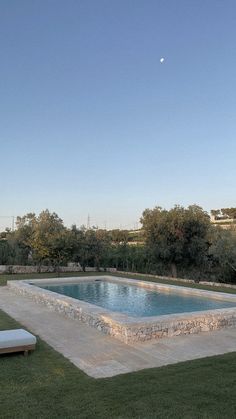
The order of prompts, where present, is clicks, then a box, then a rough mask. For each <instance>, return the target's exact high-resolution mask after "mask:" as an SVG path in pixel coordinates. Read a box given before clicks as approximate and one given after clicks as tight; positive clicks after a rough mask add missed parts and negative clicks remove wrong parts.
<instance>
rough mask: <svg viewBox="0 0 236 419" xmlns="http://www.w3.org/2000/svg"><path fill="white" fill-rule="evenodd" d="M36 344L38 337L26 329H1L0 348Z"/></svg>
mask: <svg viewBox="0 0 236 419" xmlns="http://www.w3.org/2000/svg"><path fill="white" fill-rule="evenodd" d="M35 344H36V337H35V336H34V335H31V333H29V332H27V331H26V330H24V329H14V330H2V331H0V349H3V348H14V347H17V346H28V345H35Z"/></svg>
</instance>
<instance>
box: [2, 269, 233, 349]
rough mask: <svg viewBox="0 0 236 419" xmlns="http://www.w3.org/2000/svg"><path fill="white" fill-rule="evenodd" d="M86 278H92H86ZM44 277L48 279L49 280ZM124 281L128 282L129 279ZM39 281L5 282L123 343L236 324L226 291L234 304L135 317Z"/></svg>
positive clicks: (12, 287) (18, 291)
mask: <svg viewBox="0 0 236 419" xmlns="http://www.w3.org/2000/svg"><path fill="white" fill-rule="evenodd" d="M110 278H111V277H110ZM120 279H121V278H120ZM83 280H84V279H83ZM87 280H91V279H90V278H87ZM122 280H123V279H122ZM45 281H46V280H45ZM47 281H48V283H49V280H47ZM51 281H53V280H51ZM64 282H65V281H64ZM68 282H69V279H68ZM127 282H129V280H128V279H127ZM31 283H32V285H31ZM40 283H41V284H43V281H42V280H40V281H39V280H38V281H37V280H36V281H35V280H33V281H30V283H27V282H26V281H8V286H9V287H10V288H11V289H12V290H13V291H14V292H16V293H18V294H21V295H24V296H26V297H29V298H31V299H33V300H34V301H35V302H36V303H39V304H44V305H45V306H47V307H48V308H49V309H51V310H54V311H57V312H58V313H60V314H63V315H65V316H67V317H70V318H72V319H77V320H80V321H82V322H84V323H86V324H88V325H89V326H92V327H95V328H97V329H98V330H99V331H101V332H103V333H106V334H109V335H111V336H113V337H115V338H117V339H119V340H121V341H123V342H125V343H132V342H136V341H147V340H150V339H159V338H163V337H174V336H178V335H183V334H184V335H187V334H193V333H200V332H206V331H213V330H217V329H221V328H225V327H235V328H236V296H233V295H229V299H230V300H234V299H235V308H227V309H217V310H209V311H203V312H194V313H182V314H171V315H164V316H156V317H150V319H149V320H147V318H145V319H144V318H135V319H134V318H132V317H129V316H126V315H124V314H121V313H114V312H112V311H109V310H105V309H103V308H101V307H97V306H95V305H93V304H88V303H85V302H83V301H79V300H75V299H73V298H70V297H67V296H64V295H59V294H56V293H52V292H50V291H48V290H45V289H42V288H39V287H37V286H33V284H34V285H37V284H38V285H39V284H40ZM149 284H150V287H154V286H155V285H154V284H153V283H149ZM165 287H166V285H165ZM170 287H171V286H170ZM174 288H176V287H174ZM184 291H186V289H185V290H184ZM193 292H194V293H196V292H197V293H199V292H202V293H206V296H208V295H209V291H201V290H193ZM214 294H215V293H214ZM217 294H219V293H217Z"/></svg>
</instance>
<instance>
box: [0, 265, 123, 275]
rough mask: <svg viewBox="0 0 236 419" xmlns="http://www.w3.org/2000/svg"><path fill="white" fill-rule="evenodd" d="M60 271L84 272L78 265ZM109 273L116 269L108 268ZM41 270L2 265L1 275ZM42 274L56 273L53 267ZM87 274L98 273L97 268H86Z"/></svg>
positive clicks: (61, 267) (43, 269)
mask: <svg viewBox="0 0 236 419" xmlns="http://www.w3.org/2000/svg"><path fill="white" fill-rule="evenodd" d="M59 271H60V272H61V273H65V272H83V269H82V267H81V266H80V265H79V264H77V265H75V264H69V266H60V269H59ZM100 271H102V272H103V271H105V269H104V268H100ZM106 271H107V272H116V268H106ZM38 272H39V268H38V267H37V266H31V265H0V275H1V274H33V273H38ZM40 272H41V273H50V272H51V273H52V272H55V268H54V267H53V266H41V267H40ZM85 272H97V268H95V267H93V266H86V268H85Z"/></svg>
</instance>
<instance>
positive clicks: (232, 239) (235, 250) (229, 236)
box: [209, 228, 236, 281]
mask: <svg viewBox="0 0 236 419" xmlns="http://www.w3.org/2000/svg"><path fill="white" fill-rule="evenodd" d="M209 254H210V255H211V256H212V257H213V259H214V261H216V262H217V263H218V265H219V266H220V268H221V269H223V274H225V275H226V276H228V275H227V273H228V272H227V271H229V275H230V277H231V278H232V279H233V280H234V281H236V235H235V234H234V232H233V231H229V230H222V229H221V228H218V229H217V228H216V229H215V230H214V232H213V235H212V244H211V246H210V249H209Z"/></svg>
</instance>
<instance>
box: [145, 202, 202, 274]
mask: <svg viewBox="0 0 236 419" xmlns="http://www.w3.org/2000/svg"><path fill="white" fill-rule="evenodd" d="M141 223H142V225H143V229H144V234H145V238H146V246H147V248H148V250H149V252H150V254H151V256H152V259H153V260H155V261H156V262H157V261H158V260H159V261H162V262H164V263H165V264H167V265H169V266H170V268H171V272H172V276H177V267H178V266H181V265H182V266H191V265H195V266H200V265H201V264H202V263H204V262H205V261H206V259H207V251H208V247H209V241H208V232H209V229H210V219H209V216H208V214H207V213H206V212H204V211H203V209H202V208H201V207H199V206H197V205H192V206H189V207H188V208H184V207H181V206H175V207H174V208H172V209H171V210H169V211H167V210H165V209H162V208H161V207H155V208H154V209H153V210H150V209H146V210H145V211H144V212H143V216H142V218H141Z"/></svg>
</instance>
